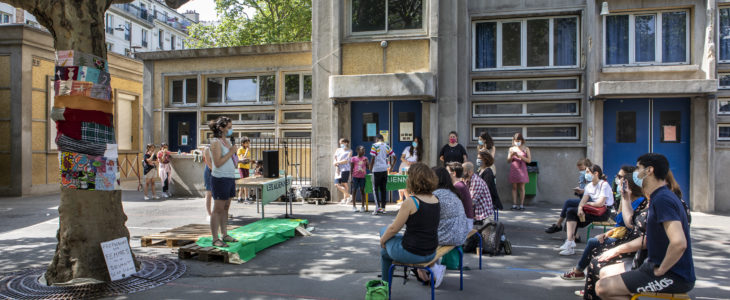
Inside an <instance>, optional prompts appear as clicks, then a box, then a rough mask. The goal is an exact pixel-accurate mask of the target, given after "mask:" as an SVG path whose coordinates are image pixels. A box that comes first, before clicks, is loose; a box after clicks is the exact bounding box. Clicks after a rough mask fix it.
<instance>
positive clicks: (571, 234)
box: [565, 221, 578, 241]
mask: <svg viewBox="0 0 730 300" xmlns="http://www.w3.org/2000/svg"><path fill="white" fill-rule="evenodd" d="M576 227H578V222H576V221H568V222H565V231H566V232H565V234H566V235H567V238H568V240H569V241H575V228H576Z"/></svg>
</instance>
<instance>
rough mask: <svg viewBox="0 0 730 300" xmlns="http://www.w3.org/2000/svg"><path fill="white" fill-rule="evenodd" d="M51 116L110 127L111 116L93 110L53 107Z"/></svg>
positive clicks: (56, 118) (58, 119)
mask: <svg viewBox="0 0 730 300" xmlns="http://www.w3.org/2000/svg"><path fill="white" fill-rule="evenodd" d="M51 118H52V119H53V120H55V121H67V122H92V123H97V124H101V125H104V126H109V127H111V126H112V119H113V116H112V114H107V113H103V112H100V111H95V110H83V109H73V108H57V107H54V108H52V109H51Z"/></svg>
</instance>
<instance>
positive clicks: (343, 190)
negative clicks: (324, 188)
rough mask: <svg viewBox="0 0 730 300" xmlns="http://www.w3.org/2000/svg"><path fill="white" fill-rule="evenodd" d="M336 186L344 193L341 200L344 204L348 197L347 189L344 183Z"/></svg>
mask: <svg viewBox="0 0 730 300" xmlns="http://www.w3.org/2000/svg"><path fill="white" fill-rule="evenodd" d="M335 187H336V188H337V190H338V191H340V193H342V200H341V201H340V204H344V203H345V199H347V191H346V190H345V188H344V187H343V186H342V183H337V184H335Z"/></svg>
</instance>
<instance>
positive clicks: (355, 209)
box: [352, 207, 360, 213]
mask: <svg viewBox="0 0 730 300" xmlns="http://www.w3.org/2000/svg"><path fill="white" fill-rule="evenodd" d="M352 212H355V213H356V212H360V210H359V209H357V207H353V208H352Z"/></svg>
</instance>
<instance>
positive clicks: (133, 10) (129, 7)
mask: <svg viewBox="0 0 730 300" xmlns="http://www.w3.org/2000/svg"><path fill="white" fill-rule="evenodd" d="M112 5H113V6H114V7H116V8H119V9H121V10H122V11H124V12H126V13H128V14H130V15H132V16H135V17H137V18H138V19H140V20H143V21H145V22H147V23H150V24H154V18H153V16H152V14H149V13H147V9H141V8H139V7H137V6H136V5H133V4H129V3H125V4H112Z"/></svg>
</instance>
